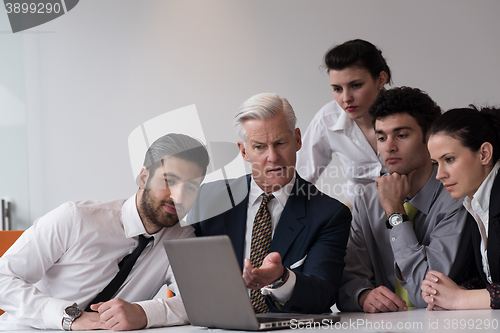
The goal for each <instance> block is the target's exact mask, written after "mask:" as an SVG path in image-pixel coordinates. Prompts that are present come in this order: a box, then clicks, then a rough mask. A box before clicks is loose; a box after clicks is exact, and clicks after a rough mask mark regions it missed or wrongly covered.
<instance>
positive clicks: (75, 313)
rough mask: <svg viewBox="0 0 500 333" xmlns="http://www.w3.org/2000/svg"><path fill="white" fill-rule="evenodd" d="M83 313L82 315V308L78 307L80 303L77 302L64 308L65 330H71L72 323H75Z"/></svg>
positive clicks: (63, 321) (63, 323) (63, 326)
mask: <svg viewBox="0 0 500 333" xmlns="http://www.w3.org/2000/svg"><path fill="white" fill-rule="evenodd" d="M81 315H82V310H80V309H79V308H78V305H77V304H76V303H74V304H73V305H70V306H68V307H67V308H66V309H64V316H63V320H62V328H63V329H64V330H65V331H71V324H73V322H74V321H75V319H76V318H78V317H80V316H81Z"/></svg>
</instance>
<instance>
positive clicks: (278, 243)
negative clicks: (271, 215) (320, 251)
mask: <svg viewBox="0 0 500 333" xmlns="http://www.w3.org/2000/svg"><path fill="white" fill-rule="evenodd" d="M308 191H309V188H308V184H307V183H306V182H305V181H304V180H303V179H302V178H300V176H299V175H298V174H297V173H296V179H295V185H294V187H293V189H292V192H291V193H290V196H289V197H288V200H287V202H286V204H285V207H284V209H283V213H281V217H280V219H279V222H278V226H277V227H276V230H275V231H274V237H273V240H272V242H271V248H270V252H274V251H276V252H279V253H280V254H281V258H282V260H285V256H286V254H287V252H288V249H289V248H290V246H291V245H292V243H293V242H294V240H295V239H296V238H297V236H298V235H299V234H300V232H301V231H302V229H304V227H305V226H304V224H303V223H302V222H301V221H300V220H301V219H303V218H304V217H306V201H307V200H306V199H307V193H308Z"/></svg>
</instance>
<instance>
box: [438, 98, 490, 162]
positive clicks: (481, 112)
mask: <svg viewBox="0 0 500 333" xmlns="http://www.w3.org/2000/svg"><path fill="white" fill-rule="evenodd" d="M438 133H443V134H445V135H449V136H451V137H452V138H454V139H457V140H458V141H460V143H461V144H462V145H463V146H464V147H467V148H469V149H470V150H471V151H473V152H477V151H478V150H479V148H481V145H482V144H483V143H485V142H489V143H491V145H492V146H493V164H495V163H496V162H497V161H498V160H499V158H500V109H497V108H490V107H484V108H481V109H478V108H476V107H475V106H474V105H469V107H468V108H460V109H451V110H449V111H447V112H445V113H444V114H443V115H442V116H441V117H439V118H438V120H436V122H434V124H432V126H431V128H430V129H429V132H428V135H429V136H432V135H435V134H438Z"/></svg>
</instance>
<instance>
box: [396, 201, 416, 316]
mask: <svg viewBox="0 0 500 333" xmlns="http://www.w3.org/2000/svg"><path fill="white" fill-rule="evenodd" d="M403 207H404V208H405V212H406V215H408V218H409V219H410V222H411V226H412V227H413V221H414V220H415V216H416V215H417V213H418V209H417V208H415V206H413V205H412V204H411V203H410V202H409V201H407V202H405V203H404V204H403ZM396 295H398V296H399V297H401V298H402V299H403V300H404V301H405V302H406V306H407V307H413V306H414V305H413V304H412V302H410V298H409V297H408V290H406V289H405V288H404V287H403V286H402V285H401V283H399V280H398V279H397V278H396Z"/></svg>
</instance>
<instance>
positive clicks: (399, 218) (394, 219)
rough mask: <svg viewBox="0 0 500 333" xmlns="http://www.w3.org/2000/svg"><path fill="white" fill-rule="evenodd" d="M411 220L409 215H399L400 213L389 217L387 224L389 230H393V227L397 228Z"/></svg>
mask: <svg viewBox="0 0 500 333" xmlns="http://www.w3.org/2000/svg"><path fill="white" fill-rule="evenodd" d="M409 220H410V218H409V217H408V215H405V214H399V213H392V214H391V215H389V218H388V219H387V221H386V222H385V224H386V226H387V229H392V227H395V226H397V225H398V224H401V223H403V222H404V221H409Z"/></svg>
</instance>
